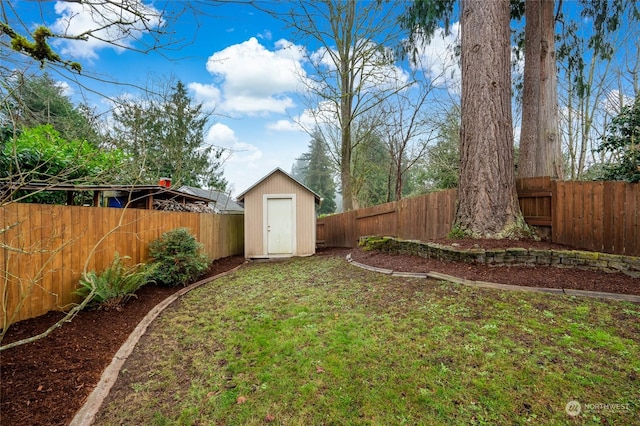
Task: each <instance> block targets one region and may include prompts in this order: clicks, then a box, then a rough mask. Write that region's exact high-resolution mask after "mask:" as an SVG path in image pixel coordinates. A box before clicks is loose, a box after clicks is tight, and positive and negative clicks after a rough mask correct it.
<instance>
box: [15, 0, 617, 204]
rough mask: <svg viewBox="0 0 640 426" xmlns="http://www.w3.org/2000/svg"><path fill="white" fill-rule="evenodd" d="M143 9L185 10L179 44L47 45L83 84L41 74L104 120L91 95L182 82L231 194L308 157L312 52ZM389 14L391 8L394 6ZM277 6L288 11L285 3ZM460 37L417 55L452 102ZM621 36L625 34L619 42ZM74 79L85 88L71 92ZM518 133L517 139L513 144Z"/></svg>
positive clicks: (76, 20)
mask: <svg viewBox="0 0 640 426" xmlns="http://www.w3.org/2000/svg"><path fill="white" fill-rule="evenodd" d="M131 1H133V0H131ZM136 1H140V0H136ZM143 1H144V3H145V4H146V5H147V7H149V10H148V12H149V13H148V16H149V17H151V23H152V24H153V23H154V20H153V16H154V14H156V13H158V10H159V9H161V8H164V7H167V8H168V10H169V11H170V12H174V11H176V10H179V9H182V8H184V7H185V6H193V7H194V8H197V9H198V10H196V11H193V10H192V11H190V10H186V11H185V12H184V13H183V14H182V15H181V16H179V17H178V18H177V20H176V21H175V22H173V21H170V22H168V24H169V25H168V27H167V29H168V30H169V31H171V32H172V33H173V35H172V37H173V38H174V39H176V40H178V43H176V44H175V45H170V46H169V48H168V49H161V50H159V51H151V52H149V53H146V54H145V53H141V52H137V51H136V49H138V50H140V49H144V48H145V46H147V45H148V44H149V43H150V42H151V39H150V37H149V34H147V33H145V32H135V31H134V33H133V35H134V36H136V37H137V38H138V39H139V40H138V41H136V40H134V39H132V38H131V37H128V36H123V37H122V38H121V43H122V44H124V45H127V46H129V47H130V49H119V48H115V47H114V46H112V45H109V44H105V43H101V42H97V41H95V40H92V41H89V42H83V41H65V40H58V41H56V42H54V46H55V48H56V49H57V51H58V52H59V53H61V54H62V56H63V57H64V58H69V59H73V60H76V61H78V62H80V63H81V64H82V66H83V72H82V75H81V76H77V75H73V74H71V73H60V72H59V70H58V71H56V69H48V68H46V67H45V71H47V70H49V72H50V73H51V75H52V76H53V78H55V79H57V80H60V81H62V82H63V83H62V84H63V85H64V86H65V87H67V88H68V93H69V95H70V96H71V97H72V98H73V99H74V100H75V101H81V100H85V101H86V102H87V103H89V104H90V105H91V106H93V107H95V108H96V109H97V110H98V111H105V114H108V111H109V109H110V108H111V107H112V103H110V102H109V101H108V100H107V99H105V98H104V97H101V96H98V95H97V94H96V93H99V94H102V95H106V96H108V97H115V96H130V97H132V98H135V97H137V96H139V89H138V88H137V87H144V86H145V85H147V82H148V81H149V80H150V79H159V80H163V79H164V80H167V79H168V78H170V77H172V78H174V79H179V80H181V81H182V82H183V83H184V84H185V85H187V87H188V88H189V90H190V95H191V96H192V98H193V99H194V100H195V101H196V102H199V103H202V104H204V105H205V107H206V108H207V109H209V110H213V111H214V115H213V116H212V118H211V121H210V128H209V130H208V132H207V136H206V140H205V143H207V144H212V145H215V146H220V147H224V148H226V149H228V152H229V155H228V158H227V160H226V163H225V166H224V175H225V177H226V178H227V180H228V181H229V183H230V189H231V190H232V193H233V194H234V195H237V194H239V193H240V192H242V191H244V190H245V189H247V188H248V187H250V186H251V185H252V184H253V183H255V182H256V181H258V180H259V179H260V178H262V177H263V176H264V175H265V174H267V173H268V172H270V171H271V170H273V169H274V168H276V167H280V168H282V169H283V170H285V171H290V170H291V167H292V165H293V163H294V161H295V159H296V158H297V157H299V156H300V155H301V154H303V153H304V152H305V151H306V150H307V147H308V143H309V140H310V137H309V136H308V134H307V133H305V132H304V131H301V130H300V129H299V127H297V126H296V125H295V123H294V121H297V122H307V116H308V114H307V112H308V111H307V110H306V108H308V107H309V105H305V103H304V102H303V100H302V97H303V95H304V91H303V90H302V88H303V85H302V84H301V82H300V75H303V76H304V75H307V76H308V75H309V73H312V72H313V71H312V68H311V67H310V66H309V63H308V58H309V57H311V56H313V53H314V52H315V51H316V50H317V49H318V48H319V46H318V45H315V46H314V45H307V44H302V43H303V42H302V41H299V40H295V38H294V35H293V34H292V33H291V32H290V31H288V30H287V29H286V28H285V25H284V23H283V22H281V21H278V20H276V19H274V18H272V17H270V16H269V15H267V14H265V13H262V12H260V11H258V10H257V9H255V8H253V7H251V6H250V5H247V4H241V3H240V2H227V3H224V2H223V3H219V2H216V3H214V4H213V5H211V4H210V3H209V6H208V7H206V8H205V6H203V4H206V2H179V1H169V2H155V3H150V2H147V1H146V0H143ZM5 4H6V3H5ZM265 4H268V5H269V6H272V5H273V3H268V2H265ZM390 5H391V6H390V7H393V6H394V3H390ZM573 5H577V3H573V2H565V8H566V9H568V12H569V13H571V12H572V9H573ZM5 7H11V8H14V11H15V16H18V17H19V18H20V20H21V21H22V23H21V24H20V25H22V26H23V28H27V29H29V30H33V28H35V26H37V25H41V24H43V23H44V24H46V25H47V26H49V27H51V28H53V29H54V30H55V31H56V32H57V33H64V32H67V33H68V34H78V33H80V32H82V30H86V29H87V28H91V27H95V25H96V23H95V19H91V18H90V16H89V15H88V13H87V10H86V9H84V8H83V6H82V5H81V4H80V3H75V2H56V1H48V2H34V1H27V0H16V1H12V2H10V3H9V4H8V6H5ZM284 7H286V8H288V7H290V5H288V4H286V3H285V6H284ZM400 11H401V10H398V12H400ZM588 27H589V25H586V28H588ZM458 30H459V25H458V23H457V22H454V23H453V25H452V27H451V32H452V34H451V35H450V36H448V37H441V36H440V35H441V34H440V35H438V34H436V36H435V37H433V39H432V42H431V44H430V45H429V46H426V47H424V49H423V50H422V52H421V56H422V58H423V61H422V63H424V64H426V65H425V67H424V68H423V71H424V75H425V76H426V78H425V81H429V82H430V83H431V84H434V85H435V86H437V87H439V88H440V90H441V91H443V92H444V94H445V95H450V96H444V97H443V98H446V97H453V98H455V97H456V96H457V95H458V93H459V83H460V71H459V68H458V66H457V65H456V64H455V62H454V61H451V60H450V59H448V58H450V55H451V50H450V49H451V46H452V45H453V44H454V43H455V38H456V36H457V34H458ZM624 34H625V32H624V31H623V32H621V33H620V35H621V36H623V35H624ZM111 36H113V34H111ZM406 70H407V67H406V63H404V64H403V63H401V62H398V64H397V65H396V66H395V67H394V69H390V70H388V71H389V75H397V74H401V73H403V72H405V71H406ZM391 71H393V72H391ZM69 76H71V77H72V78H71V79H69V78H68V77H69ZM87 77H98V78H99V79H100V80H106V81H115V82H118V83H120V84H112V83H105V82H102V81H99V80H96V79H95V78H87ZM443 77H446V81H445V80H443ZM74 79H75V80H77V81H78V82H79V83H81V85H82V86H84V87H81V86H79V85H77V84H74V81H73V80H74ZM517 118H518V117H515V116H514V119H517ZM515 126H517V122H516V124H515ZM518 133H519V131H518V130H516V132H515V135H516V137H517V136H518Z"/></svg>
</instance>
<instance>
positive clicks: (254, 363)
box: [96, 256, 640, 425]
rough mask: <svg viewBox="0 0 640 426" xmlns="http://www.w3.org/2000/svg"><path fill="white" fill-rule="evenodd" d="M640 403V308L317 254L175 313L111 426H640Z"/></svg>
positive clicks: (117, 396) (220, 285) (153, 335)
mask: <svg viewBox="0 0 640 426" xmlns="http://www.w3.org/2000/svg"><path fill="white" fill-rule="evenodd" d="M639 398H640V306H639V305H637V304H631V303H623V302H616V301H600V300H596V299H586V298H571V297H558V296H553V295H546V294H535V293H526V292H504V291H497V290H484V289H475V288H469V287H463V286H458V285H454V284H450V283H444V282H437V281H431V280H424V279H416V278H399V277H391V276H388V275H382V274H376V273H373V272H369V271H365V270H362V269H359V268H357V267H354V266H351V265H349V264H347V263H346V261H345V260H344V258H340V257H333V256H313V257H309V258H298V259H290V260H284V261H279V262H262V263H253V264H251V265H248V266H246V267H243V268H241V269H240V270H238V271H236V272H235V273H232V274H230V275H227V276H225V277H222V278H220V279H218V280H215V281H213V282H211V283H209V284H207V285H205V286H203V287H200V288H198V289H196V290H194V291H192V292H191V293H189V294H187V295H186V296H184V297H183V298H182V299H181V300H180V301H179V302H177V303H176V304H174V305H172V306H171V307H170V308H169V309H168V310H166V311H165V312H164V313H163V314H162V315H161V316H160V317H159V318H158V319H157V320H156V322H155V323H154V324H153V325H152V326H151V327H150V329H149V331H148V333H147V335H145V336H144V337H143V338H142V339H141V340H140V342H139V344H138V346H137V347H136V349H135V351H134V353H133V354H132V356H131V357H130V359H129V360H128V361H127V363H126V364H125V365H124V367H123V370H122V371H121V373H120V378H119V380H118V382H117V383H116V385H115V386H114V388H113V389H112V390H111V394H110V395H109V397H108V399H107V400H106V401H105V403H104V405H103V407H102V409H101V411H100V412H99V414H98V417H97V421H96V424H140V425H142V424H145V425H146V424H155V425H165V424H184V425H196V424H205V425H207V424H228V425H244V424H249V425H250V424H265V423H273V424H286V425H319V424H430V425H434V424H442V425H449V424H461V425H466V424H523V423H527V422H531V423H533V424H564V423H570V424H579V425H580V424H634V423H635V424H638V422H639V420H638V419H639V417H640V401H639ZM572 401H574V402H572ZM575 401H577V402H578V403H579V404H578V403H575Z"/></svg>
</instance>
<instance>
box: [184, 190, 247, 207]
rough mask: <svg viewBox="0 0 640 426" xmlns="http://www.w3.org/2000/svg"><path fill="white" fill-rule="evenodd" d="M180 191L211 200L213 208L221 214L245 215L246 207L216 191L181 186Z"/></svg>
mask: <svg viewBox="0 0 640 426" xmlns="http://www.w3.org/2000/svg"><path fill="white" fill-rule="evenodd" d="M178 191H180V192H184V193H187V194H191V195H195V196H198V197H201V198H206V199H208V200H209V204H212V206H213V208H214V209H215V210H216V211H217V212H220V213H243V212H244V207H242V206H241V205H240V204H238V203H236V202H235V201H233V200H232V199H231V198H230V197H229V195H228V194H225V193H224V192H221V191H218V190H216V189H202V188H196V187H193V186H186V185H184V186H181V187H180V188H179V189H178Z"/></svg>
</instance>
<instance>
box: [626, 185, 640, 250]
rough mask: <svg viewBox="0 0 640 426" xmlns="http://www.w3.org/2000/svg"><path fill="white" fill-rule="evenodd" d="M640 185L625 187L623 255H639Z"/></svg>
mask: <svg viewBox="0 0 640 426" xmlns="http://www.w3.org/2000/svg"><path fill="white" fill-rule="evenodd" d="M639 186H640V184H636V185H634V184H626V185H625V219H626V226H625V252H624V254H631V255H636V256H637V255H639V254H640V223H639V222H640V219H639V218H638V216H639V215H638V211H640V187H639Z"/></svg>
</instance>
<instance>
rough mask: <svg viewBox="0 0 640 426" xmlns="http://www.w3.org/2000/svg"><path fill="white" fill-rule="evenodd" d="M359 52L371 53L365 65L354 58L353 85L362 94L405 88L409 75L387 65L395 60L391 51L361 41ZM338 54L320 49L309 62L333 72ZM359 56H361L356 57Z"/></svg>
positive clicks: (359, 58) (369, 42)
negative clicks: (354, 72) (354, 79)
mask: <svg viewBox="0 0 640 426" xmlns="http://www.w3.org/2000/svg"><path fill="white" fill-rule="evenodd" d="M362 43H363V44H362V45H361V46H360V48H359V50H361V51H365V52H369V53H372V54H370V55H367V58H366V63H364V61H363V60H362V58H361V57H357V58H355V59H356V60H357V62H359V63H356V64H355V67H356V69H357V74H356V76H355V77H356V79H357V80H356V81H355V82H354V85H356V86H360V87H362V92H367V91H368V90H369V89H372V90H373V91H376V92H377V91H384V90H393V89H396V88H400V87H403V86H405V85H406V84H407V83H408V81H409V74H408V73H407V72H406V71H405V70H403V69H402V68H400V67H398V66H396V65H393V64H391V63H389V61H390V59H395V54H394V53H393V51H392V50H391V49H388V48H382V46H380V45H377V44H375V43H373V42H371V41H365V40H363V41H362ZM337 55H338V53H337V52H336V51H335V50H332V51H329V50H327V49H326V48H324V47H322V48H320V49H318V50H316V51H315V52H313V53H312V54H311V57H310V60H311V62H312V63H313V64H314V65H315V66H316V67H318V68H327V69H329V70H335V69H336V68H337V66H336V64H335V62H334V61H336V60H337V59H336V58H337ZM358 56H361V55H358Z"/></svg>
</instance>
